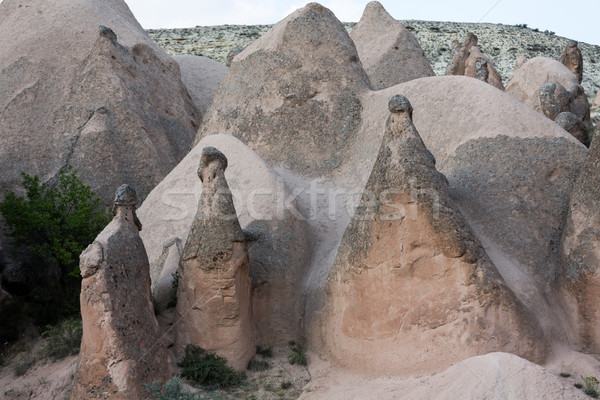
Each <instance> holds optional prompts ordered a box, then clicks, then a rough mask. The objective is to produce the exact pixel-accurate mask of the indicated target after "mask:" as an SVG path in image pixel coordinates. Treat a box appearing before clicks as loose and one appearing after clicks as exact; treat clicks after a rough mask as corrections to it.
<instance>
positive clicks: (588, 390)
mask: <svg viewBox="0 0 600 400" xmlns="http://www.w3.org/2000/svg"><path fill="white" fill-rule="evenodd" d="M583 383H584V384H585V388H584V389H583V392H584V393H585V394H587V395H588V396H590V397H592V398H594V399H597V398H598V397H600V393H598V383H599V382H598V379H596V378H595V377H593V376H585V377H583Z"/></svg>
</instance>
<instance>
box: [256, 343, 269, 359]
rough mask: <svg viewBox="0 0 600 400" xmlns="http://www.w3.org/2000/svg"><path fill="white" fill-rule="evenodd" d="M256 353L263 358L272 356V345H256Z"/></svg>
mask: <svg viewBox="0 0 600 400" xmlns="http://www.w3.org/2000/svg"><path fill="white" fill-rule="evenodd" d="M256 354H258V355H259V356H262V357H265V358H271V357H273V347H272V346H267V347H262V346H256Z"/></svg>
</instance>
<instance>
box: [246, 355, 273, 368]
mask: <svg viewBox="0 0 600 400" xmlns="http://www.w3.org/2000/svg"><path fill="white" fill-rule="evenodd" d="M269 368H271V364H269V362H268V361H266V360H257V359H256V358H253V359H252V360H250V362H249V363H248V369H249V370H250V371H266V370H268V369H269Z"/></svg>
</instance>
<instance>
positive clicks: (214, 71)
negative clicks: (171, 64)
mask: <svg viewBox="0 0 600 400" xmlns="http://www.w3.org/2000/svg"><path fill="white" fill-rule="evenodd" d="M173 59H174V60H175V61H177V64H178V65H179V69H180V70H181V80H182V81H183V84H184V85H185V87H186V88H187V90H188V93H189V94H190V96H192V103H193V104H194V106H196V110H197V111H198V114H200V115H204V114H205V113H206V110H207V109H208V106H210V104H211V103H212V99H213V97H214V96H215V93H216V92H217V88H218V87H219V84H220V83H221V82H222V81H223V78H224V77H225V74H227V71H228V68H226V67H224V66H223V64H221V63H219V62H217V61H214V60H211V59H210V58H206V57H201V56H191V55H181V56H173Z"/></svg>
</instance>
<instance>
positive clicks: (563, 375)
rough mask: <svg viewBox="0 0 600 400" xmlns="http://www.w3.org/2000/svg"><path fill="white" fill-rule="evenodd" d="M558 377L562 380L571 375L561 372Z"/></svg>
mask: <svg viewBox="0 0 600 400" xmlns="http://www.w3.org/2000/svg"><path fill="white" fill-rule="evenodd" d="M560 376H562V377H563V378H568V377H570V376H571V374H569V373H568V372H561V373H560Z"/></svg>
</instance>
